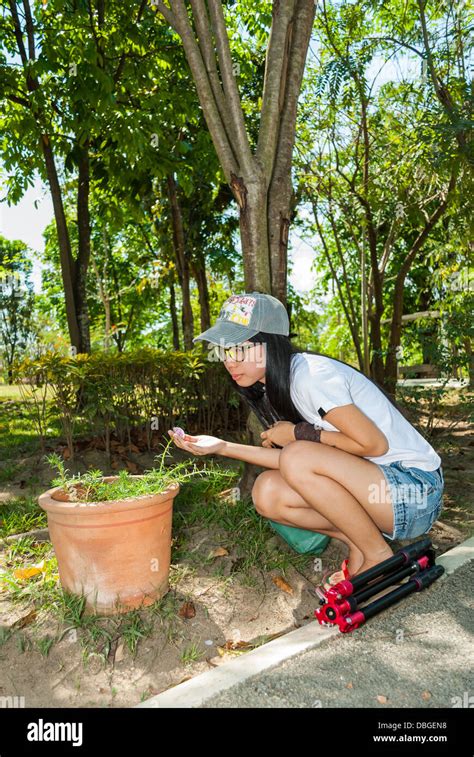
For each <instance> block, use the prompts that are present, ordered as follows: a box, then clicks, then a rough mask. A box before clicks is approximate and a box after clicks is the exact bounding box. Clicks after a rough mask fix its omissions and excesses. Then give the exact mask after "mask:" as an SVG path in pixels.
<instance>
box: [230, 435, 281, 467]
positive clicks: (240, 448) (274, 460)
mask: <svg viewBox="0 0 474 757" xmlns="http://www.w3.org/2000/svg"><path fill="white" fill-rule="evenodd" d="M280 452H281V450H279V449H265V448H264V447H253V446H252V445H250V444H237V443H235V442H227V441H226V442H225V443H224V447H223V449H222V451H220V452H219V455H223V456H224V457H232V458H233V459H235V460H243V461H244V462H246V463H253V464H254V465H260V466H262V467H263V468H279V467H280Z"/></svg>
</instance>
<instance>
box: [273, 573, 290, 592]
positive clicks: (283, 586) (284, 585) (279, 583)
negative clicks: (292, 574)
mask: <svg viewBox="0 0 474 757" xmlns="http://www.w3.org/2000/svg"><path fill="white" fill-rule="evenodd" d="M272 580H273V583H274V584H276V586H278V588H279V589H281V590H282V591H286V593H287V594H293V589H292V587H291V586H290V584H288V583H287V582H286V581H285V580H284V579H283V578H282V577H281V576H273V578H272Z"/></svg>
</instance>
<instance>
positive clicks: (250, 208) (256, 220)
mask: <svg viewBox="0 0 474 757" xmlns="http://www.w3.org/2000/svg"><path fill="white" fill-rule="evenodd" d="M230 186H231V189H232V191H233V193H234V197H235V199H236V201H237V204H238V206H239V227H240V240H241V244H242V256H243V263H244V282H245V290H246V291H247V292H254V291H255V292H266V293H268V294H271V275H270V252H269V248H268V219H267V199H268V198H267V188H266V185H265V179H264V177H263V175H262V174H260V175H258V174H255V175H253V176H250V177H249V178H248V179H246V178H244V177H238V176H236V175H235V174H233V175H232V179H231V184H230Z"/></svg>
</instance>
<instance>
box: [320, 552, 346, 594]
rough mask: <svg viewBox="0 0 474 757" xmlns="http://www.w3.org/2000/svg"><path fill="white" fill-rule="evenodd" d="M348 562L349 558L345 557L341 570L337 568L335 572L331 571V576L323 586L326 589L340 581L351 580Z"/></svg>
mask: <svg viewBox="0 0 474 757" xmlns="http://www.w3.org/2000/svg"><path fill="white" fill-rule="evenodd" d="M348 562H349V560H348V559H345V560H344V561H343V563H342V565H341V570H337V571H336V572H335V573H331V575H330V576H329V578H328V579H326V580H325V581H324V584H323V588H324V590H325V591H327V590H328V589H330V588H331V587H332V586H334V585H335V584H337V583H339V582H340V581H345V580H349V579H350V578H351V576H350V575H349V571H348V569H347V565H348Z"/></svg>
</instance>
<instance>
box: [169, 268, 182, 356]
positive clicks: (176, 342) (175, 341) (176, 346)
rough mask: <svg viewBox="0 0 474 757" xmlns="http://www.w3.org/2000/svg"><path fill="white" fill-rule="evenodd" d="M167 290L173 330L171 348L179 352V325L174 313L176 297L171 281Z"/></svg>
mask: <svg viewBox="0 0 474 757" xmlns="http://www.w3.org/2000/svg"><path fill="white" fill-rule="evenodd" d="M169 290H170V313H171V326H172V329H173V347H174V349H175V350H178V351H179V350H180V349H181V347H180V344H179V324H178V315H177V313H176V295H175V291H174V284H173V282H172V281H170V284H169Z"/></svg>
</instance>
